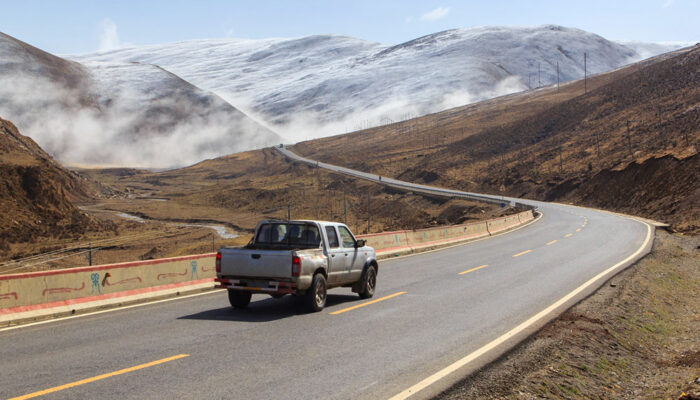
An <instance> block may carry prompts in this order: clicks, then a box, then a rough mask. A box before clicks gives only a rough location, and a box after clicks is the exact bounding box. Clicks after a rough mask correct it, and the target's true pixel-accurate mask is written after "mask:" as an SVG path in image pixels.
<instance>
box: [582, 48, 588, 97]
mask: <svg viewBox="0 0 700 400" xmlns="http://www.w3.org/2000/svg"><path fill="white" fill-rule="evenodd" d="M587 58H588V54H586V53H583V93H584V94H586V93H588V65H587Z"/></svg>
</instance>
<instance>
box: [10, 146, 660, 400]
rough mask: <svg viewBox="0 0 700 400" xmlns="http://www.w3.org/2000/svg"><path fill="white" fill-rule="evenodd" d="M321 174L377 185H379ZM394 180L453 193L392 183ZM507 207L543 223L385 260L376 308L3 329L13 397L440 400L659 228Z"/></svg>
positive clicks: (193, 302) (167, 316) (213, 300)
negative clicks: (438, 399) (531, 214)
mask: <svg viewBox="0 0 700 400" xmlns="http://www.w3.org/2000/svg"><path fill="white" fill-rule="evenodd" d="M278 150H280V151H283V152H284V153H285V155H286V156H287V157H289V158H291V159H295V160H297V161H302V162H309V163H313V164H315V161H311V160H305V159H301V158H300V157H298V156H296V155H294V154H293V153H291V152H290V151H289V150H287V149H285V148H278ZM318 165H319V167H322V168H328V169H331V170H334V171H336V172H340V173H349V174H351V175H354V176H357V177H361V178H363V179H370V180H374V179H376V180H377V182H378V177H377V176H376V175H371V174H364V173H361V172H358V171H349V170H345V169H342V168H340V167H336V166H332V165H328V164H324V163H318ZM382 183H384V184H391V185H397V186H403V187H406V186H410V187H409V189H411V190H415V191H432V190H440V191H443V192H445V191H447V190H445V189H435V188H430V187H427V186H424V185H412V184H410V183H406V182H400V181H396V180H393V179H388V178H384V177H382ZM448 192H454V193H452V194H454V195H465V196H469V197H473V198H476V197H487V198H488V199H489V200H490V201H501V198H500V197H497V196H485V195H480V194H474V193H462V192H457V191H448ZM507 200H508V201H513V202H516V201H517V202H521V203H524V204H528V205H531V206H535V207H537V208H538V210H539V211H540V212H541V213H542V216H541V217H540V218H539V219H538V220H536V221H535V222H533V223H531V224H529V225H527V226H525V227H523V228H521V229H518V230H515V231H512V232H509V233H506V234H502V235H498V236H494V237H491V238H487V239H483V240H479V241H474V242H470V243H466V244H462V245H457V246H453V247H449V248H446V249H441V250H436V251H432V252H428V253H422V254H416V255H411V256H406V257H399V258H394V259H389V260H383V261H380V263H379V276H378V284H377V292H376V293H375V296H374V298H373V299H371V301H367V300H361V299H360V298H359V297H358V296H357V295H355V294H353V293H351V292H350V291H349V289H335V290H332V291H331V292H329V296H328V303H327V307H326V309H324V311H323V312H320V313H314V314H308V313H306V312H305V310H304V307H303V305H300V304H297V303H296V301H295V300H294V299H293V298H291V297H289V296H286V297H284V298H282V299H277V300H276V299H272V298H270V297H268V296H264V295H254V297H253V302H252V303H251V305H250V307H249V308H248V309H246V310H233V309H231V308H230V307H229V304H228V300H227V296H226V293H225V292H224V291H214V292H207V293H203V294H197V295H191V296H185V297H182V298H177V299H172V300H166V301H159V302H154V303H148V304H143V305H138V306H131V307H128V308H123V309H116V310H110V311H105V312H98V313H92V314H88V315H85V316H78V317H72V318H66V319H61V320H54V321H51V322H48V323H42V324H36V325H28V326H23V327H15V328H10V329H7V328H6V329H0V397H3V398H13V397H19V396H23V395H30V396H32V397H42V398H47V399H58V398H61V399H63V398H66V399H67V398H71V399H73V398H96V397H98V396H99V397H100V398H105V399H125V398H139V399H144V398H152V399H161V398H207V399H210V398H222V399H229V398H230V399H250V398H256V399H266V398H288V399H291V398H294V399H382V398H384V399H387V398H392V399H403V398H411V399H413V398H427V397H431V396H433V395H435V394H436V393H438V392H439V391H440V390H441V389H444V388H446V387H447V386H449V385H450V384H451V383H452V382H454V381H455V380H457V379H459V378H461V377H463V376H464V375H465V374H467V373H469V372H470V371H473V370H474V369H475V368H478V367H479V366H481V365H483V364H484V363H486V362H488V361H489V360H491V359H493V358H494V357H497V356H498V355H499V354H502V353H503V352H504V351H506V350H507V349H508V348H510V347H512V346H513V345H514V344H516V343H517V342H518V341H520V340H522V339H523V338H525V337H526V336H527V335H529V334H531V333H532V332H534V331H535V330H536V329H537V328H538V327H540V326H542V325H543V324H544V323H546V322H547V321H548V320H550V319H551V318H553V317H555V316H556V315H558V313H560V312H562V311H563V310H565V309H566V308H568V307H570V306H571V305H573V304H575V303H576V302H577V301H579V300H581V299H582V298H583V297H585V296H586V295H588V294H590V293H591V292H592V291H594V290H595V289H596V288H597V287H599V286H600V285H601V284H602V283H603V282H604V281H605V280H606V279H608V278H609V277H610V276H612V275H613V274H614V273H616V272H618V271H620V270H621V269H622V268H624V267H625V266H627V265H630V264H631V263H633V262H634V261H636V260H637V259H639V258H641V257H642V256H643V255H645V254H646V253H647V252H648V251H649V249H650V247H651V242H652V240H653V228H652V227H651V226H650V225H648V224H647V223H645V222H641V221H637V220H634V219H630V218H626V217H624V216H619V215H614V214H611V213H606V212H600V211H595V210H590V209H584V208H578V207H572V206H566V205H561V204H550V203H543V202H535V201H526V200H522V199H508V198H507ZM45 390H48V391H45ZM20 398H31V397H20Z"/></svg>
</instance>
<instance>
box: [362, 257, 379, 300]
mask: <svg viewBox="0 0 700 400" xmlns="http://www.w3.org/2000/svg"><path fill="white" fill-rule="evenodd" d="M363 279H364V282H362V291H361V292H359V293H358V294H359V295H360V297H362V298H363V299H369V298H370V297H372V296H374V288H375V287H376V286H377V270H376V269H375V268H374V265H370V266H369V267H368V268H367V271H365V275H364V276H363Z"/></svg>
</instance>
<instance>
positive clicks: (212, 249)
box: [211, 232, 216, 253]
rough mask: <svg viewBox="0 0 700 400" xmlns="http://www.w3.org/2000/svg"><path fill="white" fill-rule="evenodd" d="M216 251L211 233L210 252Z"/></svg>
mask: <svg viewBox="0 0 700 400" xmlns="http://www.w3.org/2000/svg"><path fill="white" fill-rule="evenodd" d="M215 251H216V244H215V243H214V232H212V233H211V252H212V253H213V252H215Z"/></svg>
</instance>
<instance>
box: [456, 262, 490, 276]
mask: <svg viewBox="0 0 700 400" xmlns="http://www.w3.org/2000/svg"><path fill="white" fill-rule="evenodd" d="M488 266H489V265H488V264H484V265H480V266H478V267H476V268H472V269H468V270H466V271H462V272H460V273H459V274H460V275H464V274H468V273H470V272H474V271H476V270H479V269H482V268H486V267H488Z"/></svg>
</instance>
